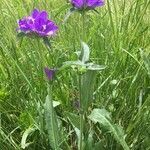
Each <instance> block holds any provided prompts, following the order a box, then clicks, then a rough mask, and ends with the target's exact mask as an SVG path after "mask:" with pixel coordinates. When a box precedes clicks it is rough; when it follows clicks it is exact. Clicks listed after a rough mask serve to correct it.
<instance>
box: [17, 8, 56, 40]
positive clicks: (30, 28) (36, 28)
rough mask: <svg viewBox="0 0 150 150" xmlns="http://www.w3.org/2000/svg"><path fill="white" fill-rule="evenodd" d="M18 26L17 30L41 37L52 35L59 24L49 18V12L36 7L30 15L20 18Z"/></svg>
mask: <svg viewBox="0 0 150 150" xmlns="http://www.w3.org/2000/svg"><path fill="white" fill-rule="evenodd" d="M18 26H19V27H18V29H17V30H19V31H21V32H23V33H26V34H35V35H38V36H40V37H48V36H52V35H54V34H55V32H56V31H57V30H58V26H57V25H56V24H55V23H54V22H53V21H51V20H49V19H48V14H47V12H46V11H39V10H38V9H34V10H33V11H32V13H31V15H30V16H27V17H24V18H23V19H20V20H19V21H18Z"/></svg>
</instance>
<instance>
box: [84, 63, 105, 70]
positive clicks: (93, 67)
mask: <svg viewBox="0 0 150 150" xmlns="http://www.w3.org/2000/svg"><path fill="white" fill-rule="evenodd" d="M105 68H106V66H104V65H96V64H93V63H88V64H87V69H88V70H93V71H100V70H103V69H105Z"/></svg>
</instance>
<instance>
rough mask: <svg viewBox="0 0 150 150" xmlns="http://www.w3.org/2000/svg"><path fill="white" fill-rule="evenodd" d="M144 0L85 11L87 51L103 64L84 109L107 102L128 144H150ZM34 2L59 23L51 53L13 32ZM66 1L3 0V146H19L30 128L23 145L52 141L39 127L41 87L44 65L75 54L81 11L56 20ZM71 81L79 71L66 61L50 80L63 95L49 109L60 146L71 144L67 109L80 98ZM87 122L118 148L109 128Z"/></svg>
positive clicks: (149, 33)
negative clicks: (54, 118) (56, 120)
mask: <svg viewBox="0 0 150 150" xmlns="http://www.w3.org/2000/svg"><path fill="white" fill-rule="evenodd" d="M149 6H150V1H149V0H129V1H126V0H122V1H119V0H107V1H106V5H105V6H104V7H102V8H99V9H97V10H98V12H99V14H97V13H96V12H92V11H90V12H88V14H87V15H86V18H85V21H86V22H85V23H86V29H85V30H86V43H87V44H88V45H89V47H90V49H91V58H90V59H91V61H93V62H95V63H96V64H102V65H106V66H107V67H106V69H105V70H104V71H102V72H99V73H98V75H97V76H96V84H95V85H94V93H93V96H94V102H93V104H92V107H91V108H90V109H92V108H105V109H106V110H108V111H109V112H110V113H111V116H112V120H113V122H114V123H115V124H119V125H121V126H122V128H123V130H124V132H125V139H126V142H127V144H128V145H129V147H130V149H133V150H139V149H140V150H149V149H150V144H149V141H150V139H149V137H150V115H149V114H150V53H149V49H150V45H149V38H150V30H149V23H150V20H149V13H150V7H149ZM33 8H39V9H41V10H42V9H45V10H47V11H48V12H49V16H50V18H51V19H53V20H55V22H56V23H57V24H58V25H59V32H58V34H57V36H56V37H55V38H53V39H52V40H51V44H52V47H53V49H52V50H51V51H50V53H49V51H48V49H47V47H46V46H45V45H44V43H43V41H42V40H37V39H32V38H27V37H25V38H18V37H17V33H16V27H17V20H18V19H19V18H22V16H26V15H28V14H29V13H30V12H31V11H32V9H33ZM69 9H70V5H69V4H68V3H67V1H63V0H59V2H58V1H57V0H54V1H50V0H44V1H40V0H35V1H31V0H15V1H14V0H1V4H0V14H1V15H0V149H2V150H7V149H9V150H14V149H21V139H22V137H23V133H24V132H25V131H29V132H30V133H31V134H30V136H29V137H28V140H27V142H31V143H30V145H29V146H28V148H27V149H36V150H37V149H50V147H51V145H49V142H48V135H47V132H46V131H45V128H44V127H43V126H44V123H45V120H44V117H43V109H44V107H43V106H44V103H45V99H46V95H47V84H46V80H45V75H44V73H43V68H44V67H45V66H49V67H53V66H55V67H60V66H61V65H62V63H63V62H65V61H68V60H76V55H75V52H76V51H78V50H79V49H81V46H80V39H81V32H82V30H83V29H82V17H81V16H80V15H79V14H78V13H74V14H72V15H71V16H70V17H69V18H68V20H67V21H66V23H64V24H63V23H62V22H63V20H64V16H65V14H66V13H67V11H68V10H69ZM76 85H77V76H76V74H75V73H74V71H73V70H71V69H67V70H65V71H63V73H62V74H58V77H57V80H55V81H54V85H53V93H52V97H53V99H54V100H55V101H58V102H60V103H61V105H60V106H59V107H56V109H55V110H56V113H57V115H58V116H59V119H60V120H61V121H60V122H59V123H58V124H59V126H60V129H59V130H61V133H62V135H61V137H63V140H62V139H61V142H62V143H63V147H62V149H76V147H77V135H76V134H75V133H76V132H75V130H74V128H73V126H72V125H71V123H70V122H72V121H70V120H69V119H68V115H66V114H67V113H68V112H73V113H74V114H78V113H79V112H78V108H76V107H75V106H74V103H75V102H76V101H77V100H78V99H79V92H78V87H77V86H76ZM70 115H73V114H70ZM70 118H71V117H70ZM93 126H94V131H95V133H94V137H95V141H96V142H97V141H101V144H100V145H101V148H100V147H98V149H109V150H111V149H112V150H120V149H122V147H121V146H120V144H118V143H117V142H116V140H114V137H113V136H112V135H111V134H110V133H109V132H107V130H105V129H104V128H103V127H101V126H100V125H97V124H96V125H93V124H92V123H91V122H90V129H91V128H92V127H93ZM30 128H31V129H32V130H30ZM27 129H28V130H27ZM33 129H34V132H32V131H33ZM91 132H92V131H91ZM26 133H27V132H26ZM60 145H61V143H60ZM86 149H88V148H86Z"/></svg>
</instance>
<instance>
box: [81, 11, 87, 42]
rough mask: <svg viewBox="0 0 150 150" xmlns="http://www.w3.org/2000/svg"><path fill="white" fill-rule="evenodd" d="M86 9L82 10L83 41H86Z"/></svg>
mask: <svg viewBox="0 0 150 150" xmlns="http://www.w3.org/2000/svg"><path fill="white" fill-rule="evenodd" d="M85 13H86V12H85V11H84V10H83V12H82V41H83V42H86V20H85V17H86V16H85Z"/></svg>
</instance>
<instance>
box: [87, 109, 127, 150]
mask: <svg viewBox="0 0 150 150" xmlns="http://www.w3.org/2000/svg"><path fill="white" fill-rule="evenodd" d="M89 119H90V120H92V121H93V122H95V123H97V122H98V123H100V124H101V125H103V126H104V127H105V128H106V129H107V130H109V131H110V132H111V134H112V135H113V136H114V138H115V139H116V141H118V142H119V143H120V144H121V145H122V147H123V148H124V150H129V147H128V145H127V143H126V141H125V139H124V136H125V135H124V132H123V130H122V127H121V126H119V125H116V124H113V123H112V120H111V117H110V114H109V112H108V111H106V110H105V109H94V110H93V111H92V113H91V114H90V116H89Z"/></svg>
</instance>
